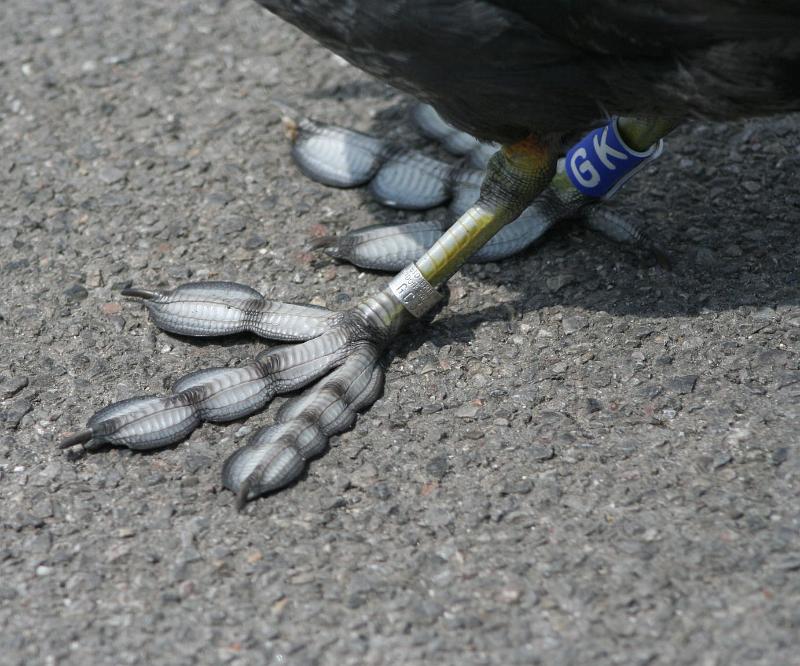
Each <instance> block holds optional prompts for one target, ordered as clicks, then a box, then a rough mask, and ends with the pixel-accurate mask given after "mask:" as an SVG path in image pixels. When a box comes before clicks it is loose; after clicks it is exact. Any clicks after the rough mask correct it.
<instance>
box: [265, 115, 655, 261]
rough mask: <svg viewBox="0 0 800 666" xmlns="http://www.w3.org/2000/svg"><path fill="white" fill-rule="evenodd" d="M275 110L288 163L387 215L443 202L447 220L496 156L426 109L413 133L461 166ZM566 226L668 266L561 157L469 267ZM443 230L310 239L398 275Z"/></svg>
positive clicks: (394, 228) (419, 227)
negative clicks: (582, 185) (388, 210)
mask: <svg viewBox="0 0 800 666" xmlns="http://www.w3.org/2000/svg"><path fill="white" fill-rule="evenodd" d="M281 109H282V111H283V113H284V126H285V128H286V132H287V135H288V136H289V138H290V140H291V141H292V157H293V158H294V160H295V162H296V163H297V165H298V167H299V168H300V170H301V171H302V172H303V173H304V174H305V175H307V176H308V177H309V178H312V179H313V180H316V181H318V182H320V183H322V184H324V185H329V186H332V187H339V188H353V187H366V188H367V189H368V191H369V192H370V194H371V196H372V197H373V198H374V199H376V200H377V201H378V202H379V203H381V204H383V205H386V206H389V207H392V208H398V209H403V210H428V209H432V208H434V207H437V206H442V205H447V206H448V213H449V217H450V218H451V219H453V220H455V219H457V218H458V217H459V216H461V215H462V214H463V213H464V211H466V210H467V209H468V208H469V207H470V206H471V205H472V204H473V203H474V202H475V201H476V200H477V199H478V196H479V193H480V185H481V182H482V180H483V177H484V174H485V168H486V163H487V160H488V159H489V157H490V156H491V154H492V153H493V152H494V151H495V150H496V149H497V146H496V145H495V144H486V143H481V142H479V141H478V140H477V139H475V138H474V137H472V136H470V135H468V134H465V133H464V132H460V131H459V130H457V129H455V128H453V127H452V126H450V125H448V124H447V123H446V122H445V121H444V120H442V118H441V117H440V116H439V115H438V114H437V113H436V111H435V110H434V109H433V108H432V107H430V106H427V105H418V106H416V107H415V108H414V112H413V118H414V121H415V123H416V125H417V127H418V128H419V129H420V131H421V132H422V133H423V134H424V135H425V136H428V137H430V138H432V139H435V140H437V141H438V142H440V143H441V144H442V145H443V146H444V147H445V148H446V149H447V150H448V152H451V153H453V154H454V155H458V156H463V157H465V159H466V163H463V161H462V163H448V162H444V161H441V160H439V159H435V158H433V157H429V156H427V155H425V154H423V153H420V152H418V151H414V150H408V149H403V148H400V147H398V146H393V145H391V144H390V143H388V142H386V141H384V140H383V139H379V138H376V137H373V136H370V135H367V134H364V133H361V132H357V131H355V130H350V129H345V128H342V127H337V126H333V125H327V124H324V123H320V122H317V121H314V120H311V119H308V118H300V117H299V116H298V114H297V113H296V112H294V111H293V110H292V109H290V108H289V107H286V106H283V105H282V106H281ZM571 220H580V221H582V222H583V223H584V224H585V225H586V226H587V227H589V228H590V229H592V230H594V231H597V232H600V233H602V234H603V235H605V236H606V237H608V238H610V239H611V240H613V241H615V242H618V243H622V244H627V245H630V246H632V247H635V248H638V249H641V250H643V251H645V252H647V253H650V254H651V255H652V256H653V257H655V258H656V260H657V261H658V262H659V263H660V264H661V265H662V266H665V267H666V266H668V265H669V259H668V257H667V254H666V252H664V250H663V249H662V248H661V247H660V245H659V244H658V243H657V242H656V241H654V240H653V239H652V237H651V236H650V234H649V233H648V231H647V229H646V228H645V225H643V224H637V223H633V222H631V221H629V220H627V219H625V218H624V217H622V216H620V215H618V214H616V213H615V212H613V211H612V210H610V209H609V208H608V206H607V204H606V203H605V201H603V200H599V199H596V198H592V197H589V196H587V195H585V194H583V193H581V192H579V191H578V190H577V189H576V188H575V187H574V185H573V184H572V182H571V181H570V180H569V178H568V177H567V176H566V174H565V172H564V164H563V160H562V161H560V162H559V164H558V167H557V172H556V175H555V176H554V177H553V180H552V181H551V183H550V185H549V186H548V187H547V188H546V189H545V190H544V192H542V194H541V195H540V196H539V197H538V198H537V199H536V200H535V201H534V202H533V203H532V204H531V205H530V206H529V207H528V208H527V209H526V210H525V211H524V212H523V213H522V215H520V216H519V218H518V219H516V220H515V221H514V222H512V223H510V224H508V225H507V226H506V227H504V228H503V229H501V230H500V231H499V232H498V233H497V234H496V235H495V236H494V237H493V238H491V239H490V240H489V241H488V242H487V243H486V245H484V246H483V247H482V248H481V249H480V250H479V251H478V252H476V253H475V254H474V255H473V256H472V257H471V258H470V261H471V262H489V261H500V260H502V259H505V258H507V257H509V256H512V255H514V254H517V253H518V252H521V251H522V250H524V249H525V248H527V247H529V246H530V245H532V244H533V243H535V242H536V241H538V240H539V239H541V238H542V237H543V236H544V235H545V234H546V233H547V232H548V231H549V230H550V229H552V228H553V227H554V226H556V225H558V224H559V223H562V222H565V221H571ZM446 228H447V225H443V224H442V223H441V222H438V221H436V220H424V221H415V222H410V223H406V224H389V225H386V224H376V225H371V226H368V227H364V228H361V229H355V230H351V231H349V232H348V233H346V234H343V235H341V236H326V237H323V238H319V239H315V240H314V241H313V242H312V244H313V245H314V246H315V247H321V248H323V249H324V250H325V252H326V253H327V254H328V255H330V256H332V257H334V258H336V259H341V260H343V261H347V262H349V263H352V264H355V265H356V266H359V267H361V268H367V269H372V270H382V271H397V270H400V269H402V268H403V267H404V266H407V265H408V264H409V263H410V262H412V261H415V260H416V259H418V258H419V257H421V256H422V255H423V254H424V253H425V252H426V251H427V250H428V249H429V248H430V247H431V246H432V245H433V244H434V243H435V242H436V240H437V239H438V238H439V237H440V236H441V235H442V233H443V232H444V231H445V230H446Z"/></svg>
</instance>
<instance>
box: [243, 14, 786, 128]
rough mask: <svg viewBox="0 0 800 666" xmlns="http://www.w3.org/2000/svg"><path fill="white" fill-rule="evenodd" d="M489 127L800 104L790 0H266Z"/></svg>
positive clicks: (444, 107) (349, 55)
mask: <svg viewBox="0 0 800 666" xmlns="http://www.w3.org/2000/svg"><path fill="white" fill-rule="evenodd" d="M258 2H259V3H260V4H261V5H263V6H264V7H266V8H267V9H269V10H270V11H273V12H274V13H276V14H278V15H279V16H281V17H283V18H284V19H286V20H287V21H289V22H291V23H293V24H295V25H297V26H298V27H300V28H301V29H302V30H304V31H306V32H307V33H309V34H310V35H311V36H313V37H315V38H316V39H318V40H319V41H320V42H322V43H323V44H324V45H326V46H328V47H329V48H331V49H332V50H334V51H335V52H337V53H339V54H340V55H342V56H343V57H344V58H346V59H347V60H349V61H350V62H352V63H353V64H355V65H357V66H358V67H360V68H362V69H364V70H366V71H368V72H370V73H372V74H374V75H375V76H378V77H380V78H383V79H385V80H387V81H388V82H390V83H392V84H393V85H395V86H397V87H398V88H401V89H403V90H405V91H407V92H410V93H411V94H413V95H415V96H416V97H418V98H419V99H421V100H423V101H426V102H429V103H431V104H433V105H434V106H435V107H436V108H437V110H439V112H440V113H441V114H442V115H443V116H445V118H447V119H448V120H449V121H450V122H452V123H453V124H455V125H456V126H458V127H459V128H461V129H463V130H465V131H467V132H470V133H471V134H474V135H476V136H478V137H480V138H484V139H490V140H493V141H501V142H502V141H506V142H507V141H512V140H515V139H518V138H521V137H522V136H524V135H526V134H529V133H536V134H540V135H547V134H559V135H560V134H567V133H573V132H576V131H580V130H582V129H585V128H586V127H588V126H591V125H594V124H596V123H597V122H598V120H601V119H602V117H603V115H604V114H605V113H617V114H624V115H635V116H660V117H674V118H682V117H686V116H690V117H691V116H703V117H707V118H712V119H733V118H738V117H743V116H754V115H765V114H770V113H776V112H786V111H794V110H798V109H800V76H797V72H798V71H800V3H797V2H794V1H789V0H761V1H758V0H663V1H662V2H657V3H656V2H652V1H650V2H644V1H641V0H639V1H637V0H629V1H623V0H549V1H542V0H539V1H531V0H258Z"/></svg>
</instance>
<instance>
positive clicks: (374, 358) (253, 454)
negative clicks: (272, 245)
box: [61, 282, 405, 504]
mask: <svg viewBox="0 0 800 666" xmlns="http://www.w3.org/2000/svg"><path fill="white" fill-rule="evenodd" d="M126 293H128V294H129V295H133V296H136V297H139V298H142V299H144V301H145V303H146V305H147V306H148V309H149V310H150V314H151V316H152V318H153V320H154V322H155V323H156V324H157V325H159V326H161V327H162V328H164V329H165V330H169V331H178V332H180V333H182V334H186V335H196V336H207V335H219V334H223V333H237V332H241V331H254V332H257V333H259V334H260V335H263V336H265V337H271V338H274V339H279V340H297V341H303V342H300V343H299V344H294V345H284V346H280V347H275V348H272V349H267V350H265V351H263V352H261V353H260V354H258V356H257V357H256V359H255V360H254V361H252V362H250V363H247V364H245V365H241V366H238V367H233V368H208V369H204V370H198V371H196V372H192V373H189V374H187V375H185V376H184V377H182V378H180V379H179V380H178V381H177V382H176V383H175V385H174V386H173V389H172V393H171V394H170V395H167V396H145V397H139V398H132V399H129V400H123V401H120V402H117V403H115V404H112V405H109V406H108V407H105V408H104V409H101V410H100V411H99V412H97V413H96V414H95V415H94V416H92V417H91V418H90V419H89V421H88V423H87V427H86V429H85V430H83V431H80V432H78V433H76V434H74V435H72V436H70V437H67V438H66V439H65V440H64V441H63V442H62V443H61V447H62V448H68V447H70V446H76V445H78V444H88V445H89V447H91V448H94V447H96V446H98V445H100V444H112V445H117V446H127V447H129V448H131V449H137V450H143V449H153V448H158V447H162V446H166V445H168V444H172V443H175V442H178V441H180V440H182V439H185V438H186V437H187V436H188V435H189V434H191V432H192V431H193V430H194V429H195V428H197V427H198V426H200V425H201V424H202V423H203V422H204V421H213V422H223V421H231V420H234V419H238V418H241V417H244V416H248V415H250V414H252V413H254V412H256V411H258V410H260V409H262V408H263V407H265V406H266V405H267V404H268V403H269V402H270V401H271V400H272V398H273V397H275V396H276V395H278V394H281V393H289V392H292V391H296V390H298V389H301V388H303V387H304V386H306V385H308V384H309V383H311V382H314V381H316V380H318V379H320V378H322V379H321V380H320V381H319V382H317V384H316V385H315V386H313V387H312V388H311V389H309V390H308V391H307V392H306V393H304V394H302V395H301V396H299V397H296V398H294V399H292V400H290V401H289V402H287V403H286V404H285V405H284V406H283V408H282V409H281V410H280V412H279V414H278V422H277V424H275V425H273V426H268V427H267V428H262V429H261V430H260V431H259V432H258V433H256V435H255V436H254V437H253V439H252V440H251V441H250V443H249V444H248V445H247V446H246V447H245V448H244V449H243V450H242V451H240V452H237V453H234V454H233V455H232V456H231V457H230V459H229V461H228V462H227V463H226V465H225V472H224V483H225V485H226V487H228V488H230V489H232V490H234V491H236V492H239V493H240V498H239V499H240V504H241V502H244V501H246V500H247V499H252V498H253V497H255V496H257V495H260V494H263V493H265V492H269V491H271V490H275V489H277V488H279V487H281V486H283V485H286V484H287V483H289V482H290V481H291V480H292V479H294V478H295V477H296V476H297V475H298V474H300V472H301V471H302V470H303V469H304V467H305V462H306V461H307V460H308V459H310V458H312V457H314V456H316V455H318V454H319V453H321V452H322V451H323V449H324V448H325V445H326V444H327V441H328V438H329V437H330V436H331V435H333V434H335V433H338V432H341V431H343V430H345V429H347V428H349V427H350V426H351V425H352V423H353V421H354V420H355V417H356V413H357V412H358V411H359V410H361V409H364V408H365V407H367V406H369V405H370V404H372V402H374V401H375V400H376V399H377V398H378V396H379V395H380V392H381V388H382V386H383V371H382V369H381V368H380V366H379V364H378V360H379V358H380V355H381V353H382V350H383V348H384V346H385V344H386V342H387V341H388V340H389V338H390V337H391V335H392V334H393V332H394V331H395V330H396V328H395V327H396V326H399V325H400V324H401V323H402V321H404V318H405V314H404V313H405V311H404V310H403V307H402V305H401V304H400V303H399V302H398V301H397V299H396V297H394V295H393V294H392V292H391V290H389V288H388V287H387V289H385V290H384V291H382V292H380V293H379V294H377V295H376V296H374V297H372V298H370V299H367V300H366V301H364V302H362V303H360V304H359V305H358V306H356V307H355V308H353V309H351V310H348V311H345V312H338V313H337V312H331V311H330V310H326V309H325V308H316V307H306V306H298V305H291V304H286V303H276V302H273V301H268V300H266V299H264V298H263V296H261V294H259V293H258V292H257V291H255V290H254V289H250V288H249V287H245V286H244V285H240V284H236V283H232V282H205V283H203V282H201V283H193V284H188V285H184V286H183V287H179V288H177V289H175V290H173V291H168V292H163V293H161V292H157V291H151V290H143V289H130V290H127V292H126ZM328 373H330V374H328Z"/></svg>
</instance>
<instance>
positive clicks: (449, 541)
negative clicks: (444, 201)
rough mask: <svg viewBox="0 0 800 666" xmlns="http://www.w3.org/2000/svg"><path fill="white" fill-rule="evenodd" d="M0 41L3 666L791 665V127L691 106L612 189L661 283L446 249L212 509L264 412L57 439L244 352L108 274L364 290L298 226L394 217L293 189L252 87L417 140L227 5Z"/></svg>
mask: <svg viewBox="0 0 800 666" xmlns="http://www.w3.org/2000/svg"><path fill="white" fill-rule="evenodd" d="M0 34H1V35H2V43H3V48H2V50H0V188H1V191H2V198H0V274H2V296H0V349H2V356H1V357H0V400H2V402H0V533H1V534H2V536H1V537H0V600H2V601H1V602H0V662H2V663H3V664H4V665H6V664H8V665H12V664H26V665H27V664H99V663H109V664H110V663H114V664H161V663H164V664H218V663H229V664H262V663H283V664H316V663H321V664H399V663H403V664H406V663H407V664H421V663H431V662H434V660H436V661H437V662H439V663H447V664H449V663H469V664H473V663H474V664H492V663H503V664H534V663H542V664H559V665H571V664H589V663H591V664H626V665H627V664H642V665H644V664H648V665H652V664H659V665H660V664H702V665H703V666H714V665H720V666H721V665H723V664H726V665H727V664H768V665H770V666H774V665H781V664H792V663H794V664H798V663H800V658H798V657H797V654H798V647H799V646H798V632H799V631H800V610H798V608H800V552H799V550H798V546H800V539H799V538H798V528H799V527H800V510H799V508H798V506H799V505H798V487H799V486H800V456H799V455H798V434H797V422H798V412H799V411H800V410H799V408H798V397H800V367H799V358H800V355H799V353H798V352H800V302H799V300H798V295H799V294H800V268H799V266H800V263H799V261H798V260H800V235H798V233H797V217H798V206H799V205H800V194H798V188H797V181H796V175H797V171H798V168H797V167H798V164H800V119H798V117H796V116H795V117H784V118H772V119H768V120H760V121H752V122H746V123H736V124H728V125H711V124H707V123H696V124H694V125H692V126H687V127H685V128H683V129H681V130H680V131H678V132H677V133H676V135H675V136H674V137H673V138H671V139H670V141H669V151H668V153H667V154H666V155H665V156H664V157H663V158H662V159H661V160H660V161H659V163H658V164H657V165H654V166H653V167H651V168H649V170H648V171H647V172H645V173H643V174H641V175H640V177H639V178H638V179H637V182H636V183H632V184H631V185H630V186H629V187H628V188H627V189H626V190H625V191H624V192H623V193H622V194H621V195H620V197H619V205H620V209H621V211H622V214H624V215H628V216H631V217H632V218H633V217H637V218H639V219H642V220H646V221H647V222H648V224H649V225H650V228H651V231H652V233H654V234H656V235H658V236H659V237H660V238H661V239H662V241H663V242H664V243H665V244H667V245H668V246H669V247H670V248H671V252H672V255H673V257H674V261H675V269H674V272H671V273H668V272H665V271H663V270H662V269H660V268H658V267H656V266H655V265H654V262H652V261H650V260H649V258H647V257H642V256H638V255H636V254H631V253H629V252H625V251H623V250H621V249H620V248H619V247H617V246H615V245H613V244H611V243H609V242H607V241H605V240H603V239H602V238H600V237H598V236H596V235H594V234H592V233H590V232H587V231H583V230H569V231H565V232H563V233H560V234H557V235H556V236H555V237H552V238H551V239H550V240H549V241H548V242H547V243H545V244H543V245H541V246H539V247H538V248H534V249H532V250H531V251H529V252H527V253H526V254H524V255H523V256H520V257H518V258H515V259H513V260H511V261H508V262H506V263H504V264H502V265H487V266H483V267H470V268H468V269H466V270H465V271H464V272H463V273H462V274H461V275H460V276H458V277H456V278H455V279H453V280H452V282H451V289H450V298H449V302H448V304H447V305H446V306H445V307H444V309H443V310H442V312H441V313H440V314H439V316H438V317H437V319H436V320H435V322H434V323H433V324H432V325H422V324H421V325H418V326H416V327H415V328H413V329H412V330H411V331H410V334H409V335H406V336H404V337H402V338H401V339H400V340H398V341H397V344H396V346H395V347H394V349H393V359H392V363H391V366H390V369H389V372H388V378H387V379H388V382H387V388H386V391H385V395H384V397H383V398H382V399H381V400H380V401H379V402H378V403H377V404H376V405H375V406H374V407H373V408H372V409H371V410H369V412H368V413H367V414H365V415H364V416H362V417H361V418H360V419H359V421H358V424H357V426H356V427H355V429H354V430H353V431H352V432H349V433H347V434H345V435H343V436H341V437H338V438H335V440H334V441H333V446H332V448H331V450H330V451H329V452H328V453H327V454H326V455H325V456H324V457H322V458H320V459H319V460H318V461H316V462H314V463H313V464H312V465H311V467H310V470H309V471H308V473H307V474H306V475H305V477H304V478H303V479H302V480H301V481H300V482H299V483H297V484H295V485H294V486H292V487H291V488H289V489H288V490H286V491H284V492H281V493H278V494H276V495H274V496H271V497H268V498H265V499H262V500H260V501H257V502H254V503H252V504H250V505H249V506H248V508H247V510H246V511H245V512H244V513H242V514H237V513H236V512H235V510H234V503H233V496H232V495H231V494H230V493H229V492H227V491H225V490H223V489H222V488H221V485H220V468H221V464H222V461H223V460H224V459H225V457H226V456H227V455H228V454H229V453H230V452H231V451H232V450H234V449H235V448H236V447H237V446H239V445H240V444H241V443H242V442H243V438H244V437H245V436H246V434H247V433H249V432H251V431H252V430H253V429H255V428H256V427H258V426H260V425H262V424H264V423H267V422H268V421H269V420H270V418H271V413H274V412H273V410H274V408H273V409H272V410H268V411H267V412H266V413H263V414H259V415H256V416H254V417H253V418H252V419H250V420H249V421H247V422H244V421H242V422H238V423H233V424H229V425H225V426H209V425H206V426H203V427H202V428H201V429H199V430H198V431H196V432H195V433H194V434H193V435H192V436H191V438H190V439H189V440H188V441H187V442H185V443H183V444H180V445H178V446H174V447H169V448H167V449H165V450H161V451H156V452H153V453H151V454H147V455H144V454H135V453H131V452H129V451H127V450H120V449H109V448H106V449H104V450H103V451H101V452H99V453H95V454H87V453H83V452H81V451H77V452H68V453H64V452H60V451H58V450H56V448H55V443H56V442H57V441H58V440H59V438H60V437H62V436H63V435H65V434H66V433H68V432H71V431H74V430H76V429H78V428H80V427H81V426H82V425H83V424H84V423H85V420H86V418H87V417H88V416H90V415H91V413H92V412H93V411H95V410H96V409H98V408H100V407H101V406H103V405H105V404H106V403H108V402H109V401H110V400H115V399H120V398H125V397H129V396H132V395H139V394H143V393H151V392H162V391H163V390H164V389H165V387H166V386H168V385H170V384H171V383H172V382H173V381H174V380H175V379H176V378H177V377H179V376H180V375H181V374H183V373H185V372H187V371H190V370H195V369H197V368H201V367H204V366H207V365H224V364H227V363H236V362H240V361H243V360H245V359H248V358H251V357H252V356H253V355H254V354H255V353H257V351H258V350H259V349H260V348H261V346H260V343H259V342H258V340H257V339H255V338H251V337H239V338H235V339H231V340H223V341H219V340H214V341H207V342H205V343H202V344H195V343H194V342H192V341H191V340H188V339H184V338H177V337H172V336H169V335H166V334H164V333H161V332H159V331H157V330H155V329H154V328H153V327H152V326H151V325H150V324H149V322H148V321H147V317H146V314H145V312H144V310H143V308H142V307H141V305H139V304H137V303H135V302H131V301H127V300H125V299H123V298H121V297H120V295H119V289H120V288H121V287H123V286H125V285H128V284H131V283H133V284H135V285H137V286H144V287H169V286H175V285H177V284H179V283H181V282H184V281H186V280H188V279H205V278H213V279H231V280H237V281H240V282H245V283H248V284H251V285H252V286H254V287H256V288H257V289H259V290H260V291H262V292H263V293H265V294H268V295H269V296H270V297H272V298H276V299H280V300H287V301H297V302H315V303H320V304H326V305H329V306H331V307H335V308H343V307H347V305H348V304H352V303H353V302H354V301H355V300H356V299H358V298H360V297H362V296H364V295H366V294H368V293H369V292H370V291H372V290H375V289H377V288H378V287H379V286H381V285H382V284H383V283H384V282H385V280H386V278H385V277H384V276H380V275H377V274H364V273H362V272H360V271H359V270H358V269H355V268H352V267H350V266H346V265H336V264H335V263H333V262H332V261H330V260H328V259H327V258H325V257H323V256H320V255H317V254H313V253H310V252H308V251H307V250H306V249H305V247H304V244H305V242H306V240H307V239H308V238H309V237H311V236H313V235H318V234H321V233H339V232H342V231H344V230H346V229H348V228H351V227H355V226H360V225H364V224H369V223H374V222H375V221H386V222H389V221H396V220H397V219H409V220H411V219H419V216H418V215H416V214H414V215H412V214H398V213H395V212H391V211H385V210H382V209H381V208H380V207H378V206H377V205H376V204H374V203H372V202H370V201H369V200H368V199H367V198H366V197H365V196H364V195H363V194H362V193H359V192H356V191H347V192H342V191H332V190H329V189H325V188H324V187H322V186H319V185H317V184H314V183H311V182H309V181H307V180H305V179H304V178H303V177H302V176H301V175H300V174H299V173H298V171H297V170H296V169H295V168H294V166H293V165H292V163H291V161H290V159H289V157H288V150H287V145H286V141H285V139H284V137H283V135H282V131H281V128H280V124H279V116H278V113H277V112H276V111H275V110H274V109H273V108H272V107H271V105H270V100H271V99H273V98H283V99H286V100H289V101H290V102H292V103H294V104H296V105H297V106H299V107H301V108H302V109H304V110H305V111H306V112H308V113H309V114H310V115H313V116H314V117H316V118H318V119H320V120H325V121H328V122H336V123H339V124H343V125H347V126H352V127H355V128H357V129H361V130H365V131H371V132H376V133H381V134H388V135H390V136H391V137H392V138H393V139H394V140H397V141H404V142H407V143H411V144H413V145H417V146H423V145H424V142H423V141H422V140H420V139H419V138H418V137H417V135H416V134H415V132H414V131H413V129H412V128H411V127H410V125H409V123H408V121H407V112H408V108H409V104H410V101H409V100H408V99H407V98H405V97H403V96H401V95H399V94H397V93H395V92H394V91H392V90H390V89H388V88H387V87H386V86H384V85H383V84H381V83H379V82H376V81H374V80H371V79H369V78H367V77H366V76H365V75H363V74H361V73H359V72H358V71H356V70H354V69H352V68H350V67H349V66H347V65H345V64H344V63H343V62H342V61H341V60H339V59H338V58H336V57H334V56H332V55H330V54H329V53H328V52H326V51H325V50H323V49H321V48H319V47H317V46H316V45H314V44H313V43H312V42H311V41H310V40H309V39H307V38H305V37H304V36H302V35H301V34H300V33H298V32H297V31H296V30H294V29H292V28H290V27H288V26H286V25H284V24H282V23H281V22H279V21H278V20H277V19H274V18H272V17H270V16H269V15H268V14H266V13H265V12H263V11H261V10H260V9H259V8H258V7H256V6H255V5H254V4H252V3H250V2H248V1H246V0H235V1H232V2H225V1H222V0H220V1H216V2H212V1H204V2H180V3H169V2H158V1H156V0H147V1H145V2H142V1H137V2H123V1H122V0H103V1H102V2H100V1H99V0H93V1H90V2H82V3H72V2H56V1H55V0H4V2H3V3H2V4H0ZM435 214H441V213H435ZM278 402H280V401H278Z"/></svg>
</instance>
